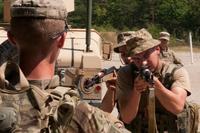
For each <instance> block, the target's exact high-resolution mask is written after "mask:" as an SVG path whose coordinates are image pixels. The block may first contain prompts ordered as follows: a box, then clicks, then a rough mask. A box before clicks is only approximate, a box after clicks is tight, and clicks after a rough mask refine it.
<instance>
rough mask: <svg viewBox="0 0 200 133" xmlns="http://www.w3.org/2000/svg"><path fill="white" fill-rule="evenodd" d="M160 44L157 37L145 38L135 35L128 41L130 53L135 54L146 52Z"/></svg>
mask: <svg viewBox="0 0 200 133" xmlns="http://www.w3.org/2000/svg"><path fill="white" fill-rule="evenodd" d="M159 44H160V41H159V40H156V39H143V38H137V37H133V38H131V39H129V40H128V41H127V42H126V47H127V51H128V54H129V55H130V56H133V55H135V54H138V53H141V52H144V51H146V50H148V49H150V48H153V47H155V46H158V45H159Z"/></svg>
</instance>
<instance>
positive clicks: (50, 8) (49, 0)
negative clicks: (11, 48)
mask: <svg viewBox="0 0 200 133" xmlns="http://www.w3.org/2000/svg"><path fill="white" fill-rule="evenodd" d="M66 18H67V9H66V6H65V4H64V1H63V0H16V1H15V2H14V3H12V5H11V23H10V31H9V32H8V37H9V39H10V40H11V41H12V42H13V43H15V44H16V45H17V46H18V48H19V49H20V53H26V54H27V55H28V54H32V55H33V56H34V55H36V54H37V55H38V54H41V55H40V56H44V57H45V56H48V54H49V52H53V49H56V48H57V49H59V48H60V47H62V46H63V44H64V38H65V35H66V33H65V31H66V28H67V25H66V24H67V23H66ZM55 43H56V45H54V44H55ZM54 54H55V55H57V53H55V52H54Z"/></svg>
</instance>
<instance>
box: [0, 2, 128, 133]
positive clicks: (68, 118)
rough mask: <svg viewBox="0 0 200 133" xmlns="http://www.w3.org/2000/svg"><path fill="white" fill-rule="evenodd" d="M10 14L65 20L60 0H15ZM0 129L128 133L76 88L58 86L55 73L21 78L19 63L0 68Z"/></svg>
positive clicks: (5, 64)
mask: <svg viewBox="0 0 200 133" xmlns="http://www.w3.org/2000/svg"><path fill="white" fill-rule="evenodd" d="M11 16H12V17H19V18H20V17H31V18H36V19H37V18H51V19H62V20H65V19H66V16H67V9H66V7H65V5H64V2H63V0H23V1H22V0H17V1H16V2H15V3H14V4H13V5H12V8H11ZM0 97H1V100H2V101H1V104H0V127H1V128H0V132H3V133H4V132H7V133H9V132H15V133H18V132H19V133H22V132H24V133H35V132H36V133H38V132H40V133H51V132H52V133H64V132H69V133H77V132H80V133H98V132H102V133H123V132H124V133H128V132H129V131H128V130H126V129H125V128H124V126H123V123H122V122H121V121H119V120H118V119H116V118H115V117H113V116H111V115H110V114H108V113H105V112H103V111H101V110H100V109H98V108H95V107H92V106H90V105H88V104H87V103H85V102H83V101H81V100H80V99H79V94H78V92H77V89H72V88H70V87H65V86H60V80H59V77H58V76H54V78H53V79H47V80H29V81H27V79H26V78H25V76H24V75H23V73H22V71H21V70H20V68H19V66H18V65H17V64H16V63H13V62H6V63H4V64H3V65H2V66H1V67H0Z"/></svg>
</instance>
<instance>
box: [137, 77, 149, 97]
mask: <svg viewBox="0 0 200 133" xmlns="http://www.w3.org/2000/svg"><path fill="white" fill-rule="evenodd" d="M148 86H149V83H148V82H146V81H145V80H144V79H143V78H142V77H141V76H140V75H139V76H137V78H136V79H135V80H134V89H135V90H136V91H137V92H139V93H141V92H143V91H145V90H146V89H148Z"/></svg>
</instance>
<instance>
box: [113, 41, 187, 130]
mask: <svg viewBox="0 0 200 133" xmlns="http://www.w3.org/2000/svg"><path fill="white" fill-rule="evenodd" d="M133 41H134V38H133V39H132V40H129V41H128V42H127V49H128V51H130V55H134V54H138V53H140V52H141V51H145V50H148V49H149V48H153V47H154V46H157V45H159V42H158V41H156V40H152V39H150V40H147V41H146V40H144V41H143V40H142V41H141V42H139V43H137V45H136V47H134V46H135V45H134V46H131V45H128V43H134V42H133ZM140 43H142V44H140ZM133 49H134V50H133ZM135 70H136V68H134V67H133V65H132V64H129V65H127V66H124V67H122V68H121V69H120V70H119V71H118V77H117V97H118V100H119V107H120V103H121V102H122V99H123V100H124V99H126V100H127V102H128V101H129V100H130V97H131V94H132V93H131V92H132V89H133V86H134V84H133V83H134V79H135V78H136V77H137V76H138V73H135V72H134V71H135ZM154 76H156V77H158V79H159V80H160V82H161V83H162V84H163V85H164V86H165V87H166V88H167V89H170V88H171V87H180V88H183V89H185V90H186V91H187V93H188V95H190V82H189V77H188V73H187V71H186V69H185V68H183V67H181V66H179V65H176V64H171V63H169V62H162V64H161V65H160V66H159V67H158V68H157V69H156V71H155V72H154ZM148 95H149V90H148V89H147V90H146V91H144V92H142V95H141V98H140V105H139V109H138V113H137V116H136V118H134V119H133V120H132V122H131V123H130V124H125V127H126V128H127V129H129V130H130V131H131V132H136V133H147V132H148V110H147V108H148V107H147V103H148ZM123 102H125V101H123ZM182 113H183V114H184V113H185V114H184V115H182ZM182 113H180V115H178V116H176V115H174V114H172V113H170V112H169V111H167V110H166V109H165V108H164V107H163V106H162V105H161V103H160V102H159V101H158V99H157V98H156V102H155V114H156V124H157V130H158V131H159V132H160V133H163V132H164V131H168V132H169V133H177V132H184V133H187V129H185V128H188V127H187V125H188V123H189V121H188V119H187V118H188V114H187V112H186V110H183V112H182ZM179 116H180V117H181V118H179ZM183 117H184V118H183ZM186 119H187V120H186ZM177 121H179V122H177ZM180 121H182V122H180Z"/></svg>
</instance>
